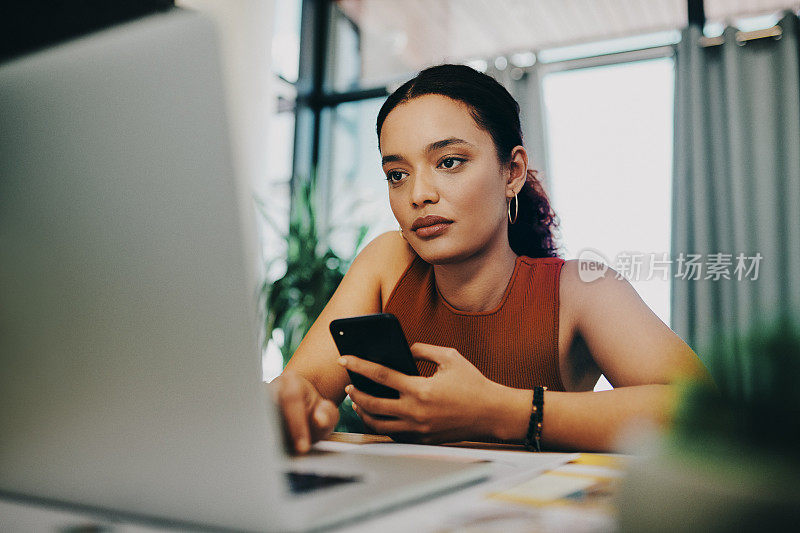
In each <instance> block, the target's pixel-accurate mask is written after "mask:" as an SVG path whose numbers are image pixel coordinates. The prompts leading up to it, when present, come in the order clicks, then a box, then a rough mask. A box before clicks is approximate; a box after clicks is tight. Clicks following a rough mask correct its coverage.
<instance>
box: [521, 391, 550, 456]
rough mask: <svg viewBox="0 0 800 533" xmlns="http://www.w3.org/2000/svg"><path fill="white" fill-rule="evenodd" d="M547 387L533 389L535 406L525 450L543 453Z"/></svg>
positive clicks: (532, 410) (529, 424)
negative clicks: (542, 442)
mask: <svg viewBox="0 0 800 533" xmlns="http://www.w3.org/2000/svg"><path fill="white" fill-rule="evenodd" d="M546 390H547V387H534V388H533V405H532V406H531V419H530V421H529V422H528V433H527V434H526V435H525V449H526V450H528V451H531V452H540V451H542V445H541V439H542V418H543V416H544V391H546Z"/></svg>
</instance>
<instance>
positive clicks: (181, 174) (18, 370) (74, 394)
mask: <svg viewBox="0 0 800 533" xmlns="http://www.w3.org/2000/svg"><path fill="white" fill-rule="evenodd" d="M220 77H221V75H220V68H219V65H218V53H217V45H216V39H215V35H214V31H213V27H212V24H211V23H210V22H208V21H207V20H205V19H203V18H202V17H201V16H199V15H197V14H194V13H191V12H185V11H181V10H173V11H170V12H167V13H165V14H160V15H154V16H151V17H147V18H144V19H141V20H138V21H135V22H132V23H129V24H125V25H123V26H120V27H116V28H113V29H109V30H107V31H104V32H100V33H96V34H93V35H90V36H87V37H84V38H80V39H77V40H75V41H72V42H69V43H66V44H63V45H60V46H57V47H55V48H52V49H50V50H45V51H42V52H39V53H35V54H32V55H30V56H27V57H23V58H20V59H17V60H14V61H12V62H8V63H5V64H3V65H0V117H2V119H1V120H2V125H1V126H0V128H1V129H0V366H1V370H0V491H4V492H7V493H17V494H27V495H34V496H37V497H43V498H52V499H56V500H64V501H69V502H77V503H81V504H87V505H90V506H100V507H105V508H110V509H122V510H125V511H128V512H133V513H141V514H143V515H148V516H157V517H165V518H169V519H177V520H190V521H191V522H199V523H205V524H224V525H226V526H234V527H242V528H252V529H264V528H265V527H268V525H269V524H270V523H272V516H271V515H272V513H274V512H275V508H276V507H277V501H278V500H277V498H276V496H277V494H278V492H279V491H281V490H282V488H281V478H280V477H279V476H277V475H275V474H276V472H275V469H276V468H278V467H279V466H280V465H279V459H280V457H279V454H280V451H279V450H280V446H279V443H278V441H277V439H278V435H279V433H278V428H277V424H276V422H275V414H274V413H273V412H271V411H270V410H269V409H268V408H267V404H268V402H267V401H266V400H263V401H262V402H259V401H258V398H259V394H262V393H263V392H264V391H263V385H262V384H261V383H260V376H261V374H260V368H261V366H260V361H259V350H258V347H257V334H256V328H255V314H256V307H255V300H254V296H255V289H256V282H255V276H254V271H255V269H254V267H255V264H256V263H255V254H253V253H252V252H253V248H252V247H251V246H250V244H251V243H252V239H251V236H250V235H248V233H247V232H246V231H243V228H252V225H250V224H248V223H247V222H246V220H244V219H243V218H242V216H245V219H246V218H247V216H248V213H249V207H250V206H249V203H243V202H249V198H247V189H246V188H245V187H241V186H239V184H237V183H235V180H234V173H233V171H232V165H231V161H230V150H229V146H228V138H227V125H226V119H225V113H224V109H223V105H224V100H223V92H222V87H221V79H220ZM242 205H244V206H245V208H240V206H242ZM243 220H244V221H243Z"/></svg>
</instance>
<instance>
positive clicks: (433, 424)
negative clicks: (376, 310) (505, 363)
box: [339, 342, 502, 444]
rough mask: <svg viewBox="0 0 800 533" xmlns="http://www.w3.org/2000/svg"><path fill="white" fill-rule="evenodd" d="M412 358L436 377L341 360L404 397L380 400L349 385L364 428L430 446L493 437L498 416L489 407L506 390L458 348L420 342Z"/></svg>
mask: <svg viewBox="0 0 800 533" xmlns="http://www.w3.org/2000/svg"><path fill="white" fill-rule="evenodd" d="M411 353H412V355H413V356H414V358H415V359H427V360H429V361H433V362H434V363H436V364H437V365H438V366H437V369H436V372H435V373H434V374H433V376H431V377H429V378H425V377H420V376H408V375H406V374H403V373H401V372H397V371H395V370H392V369H390V368H387V367H385V366H383V365H379V364H376V363H372V362H369V361H366V360H364V359H360V358H358V357H355V356H352V355H345V356H343V357H341V358H340V359H339V363H340V364H341V365H342V366H344V367H345V368H347V369H348V370H351V371H353V372H356V373H358V374H361V375H362V376H365V377H367V378H369V379H371V380H373V381H376V382H377V383H381V384H383V385H386V386H387V387H392V388H393V389H397V390H398V391H399V392H400V398H399V399H388V398H377V397H375V396H371V395H369V394H366V393H364V392H361V391H359V390H358V389H356V388H355V387H354V386H353V385H348V386H347V387H346V388H345V392H347V393H348V394H349V395H350V398H351V399H352V400H353V408H354V409H355V411H356V413H357V414H358V415H359V416H360V417H361V419H362V420H363V421H364V423H365V424H366V425H367V426H369V427H370V428H371V429H373V430H374V431H376V432H377V433H381V434H384V435H390V436H392V437H393V438H396V440H403V441H413V442H421V443H426V444H428V443H436V442H452V441H457V440H467V439H472V440H476V439H480V438H486V437H491V436H493V428H492V423H493V422H494V421H493V420H492V419H493V417H494V415H493V413H492V411H491V409H488V408H487V407H488V406H489V405H492V402H491V401H489V400H490V399H491V398H493V396H494V395H495V393H496V392H498V389H499V388H502V386H501V385H499V384H497V383H494V382H492V381H490V380H489V379H487V378H486V377H485V376H484V375H483V374H481V372H480V371H479V370H478V369H477V368H475V366H474V365H472V363H470V362H469V361H467V360H466V359H465V358H464V357H463V356H462V355H461V354H460V353H458V351H457V350H455V349H453V348H445V347H442V346H433V345H431V344H422V343H419V342H417V343H414V345H413V346H411ZM376 415H382V416H390V417H393V419H390V420H387V419H383V418H378V417H376Z"/></svg>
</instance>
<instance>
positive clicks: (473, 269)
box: [433, 242, 517, 313]
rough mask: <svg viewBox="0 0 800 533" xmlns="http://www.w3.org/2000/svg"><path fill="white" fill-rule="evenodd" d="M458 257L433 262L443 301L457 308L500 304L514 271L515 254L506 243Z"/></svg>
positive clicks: (489, 307)
mask: <svg viewBox="0 0 800 533" xmlns="http://www.w3.org/2000/svg"><path fill="white" fill-rule="evenodd" d="M504 244H505V246H502V247H498V249H496V250H487V251H484V252H481V253H478V254H476V255H473V256H471V257H469V258H468V259H465V260H464V261H459V262H458V263H448V264H442V265H434V266H433V272H434V275H435V277H436V286H437V287H438V288H439V292H440V293H441V294H442V297H444V299H445V300H447V303H449V304H450V305H451V306H453V307H455V308H456V309H458V310H459V311H465V312H468V313H476V312H483V311H490V310H492V309H495V308H496V307H497V306H498V305H500V301H501V300H502V299H503V295H504V294H505V291H506V288H507V287H508V284H509V283H510V281H511V275H512V274H513V273H514V265H515V264H516V260H517V254H515V253H514V251H513V250H512V249H511V247H510V246H509V245H508V243H507V242H506V243H504Z"/></svg>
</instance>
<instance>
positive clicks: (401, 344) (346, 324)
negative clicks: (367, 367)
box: [330, 313, 419, 398]
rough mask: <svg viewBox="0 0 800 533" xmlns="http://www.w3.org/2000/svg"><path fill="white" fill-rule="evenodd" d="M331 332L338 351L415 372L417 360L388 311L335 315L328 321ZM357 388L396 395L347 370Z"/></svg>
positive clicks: (382, 395) (415, 374) (368, 392)
mask: <svg viewBox="0 0 800 533" xmlns="http://www.w3.org/2000/svg"><path fill="white" fill-rule="evenodd" d="M330 329H331V335H333V340H334V342H335V343H336V347H337V348H338V349H339V353H340V354H341V355H355V356H356V357H360V358H362V359H366V360H367V361H372V362H373V363H378V364H381V365H384V366H387V367H389V368H392V369H394V370H397V371H398V372H402V373H404V374H408V375H409V376H418V375H419V373H418V372H417V364H416V363H415V362H414V358H413V357H412V355H411V350H410V349H409V347H408V341H406V336H405V335H404V334H403V328H401V327H400V322H399V321H398V320H397V317H395V316H394V315H392V314H390V313H378V314H375V315H362V316H354V317H351V318H339V319H336V320H332V321H331V325H330ZM347 372H348V373H349V374H350V381H351V382H352V383H353V386H354V387H356V388H357V389H358V390H360V391H363V392H366V393H367V394H370V395H372V396H379V397H381V398H399V397H400V394H399V393H398V392H397V391H396V390H395V389H393V388H391V387H387V386H385V385H381V384H380V383H375V382H374V381H372V380H371V379H369V378H365V377H364V376H362V375H360V374H356V373H355V372H351V371H350V370H348V371H347Z"/></svg>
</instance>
